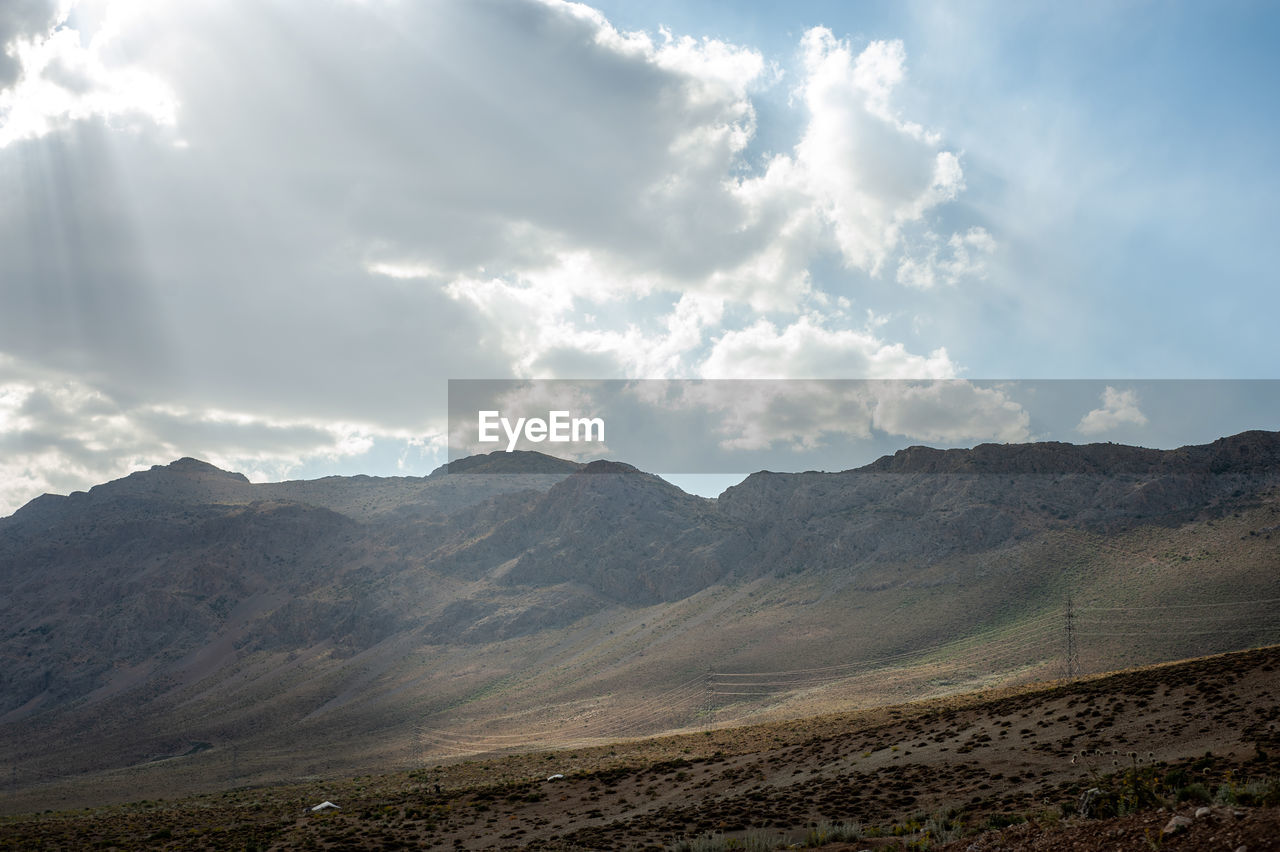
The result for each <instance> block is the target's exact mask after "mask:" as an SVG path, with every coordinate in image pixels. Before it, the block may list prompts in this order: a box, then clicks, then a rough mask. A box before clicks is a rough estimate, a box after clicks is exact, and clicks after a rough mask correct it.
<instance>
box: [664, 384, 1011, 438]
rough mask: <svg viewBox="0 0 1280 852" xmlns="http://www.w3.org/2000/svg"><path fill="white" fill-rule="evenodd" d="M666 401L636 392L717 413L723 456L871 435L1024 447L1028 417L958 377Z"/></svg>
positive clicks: (750, 390)
mask: <svg viewBox="0 0 1280 852" xmlns="http://www.w3.org/2000/svg"><path fill="white" fill-rule="evenodd" d="M677 389H678V393H676V394H675V395H674V396H672V395H671V394H670V393H666V392H663V390H662V389H661V388H641V389H640V392H641V393H642V394H647V395H648V398H647V400H646V401H647V402H649V404H652V405H657V406H659V407H666V408H671V409H701V410H706V411H713V412H715V413H716V414H717V417H716V418H715V420H714V424H715V425H714V426H713V427H712V428H713V430H714V433H715V434H716V436H717V441H718V443H719V446H720V447H721V448H723V449H728V450H752V451H755V450H766V449H771V448H777V447H783V448H787V449H790V450H794V451H807V450H814V449H817V448H820V447H824V446H828V445H831V444H842V443H848V442H850V441H859V440H865V439H868V438H870V437H872V434H873V430H878V431H880V432H884V433H887V434H889V435H892V436H895V437H903V438H907V439H909V440H913V441H931V442H939V441H941V442H945V443H958V442H961V441H1001V442H1011V441H1025V440H1028V438H1029V428H1028V427H1029V424H1030V416H1029V414H1028V413H1027V412H1026V411H1025V410H1024V409H1023V408H1022V406H1021V405H1020V404H1019V403H1017V402H1016V401H1014V400H1012V399H1010V398H1009V397H1008V395H1007V394H1006V393H1005V391H1004V390H1003V389H1001V388H991V387H979V386H977V385H974V384H972V383H971V382H968V381H965V380H963V379H939V380H930V381H914V380H911V381H907V380H866V381H863V380H852V381H851V380H828V379H811V380H754V381H753V380H744V381H707V382H689V383H681V384H680V385H679V386H678V388H677Z"/></svg>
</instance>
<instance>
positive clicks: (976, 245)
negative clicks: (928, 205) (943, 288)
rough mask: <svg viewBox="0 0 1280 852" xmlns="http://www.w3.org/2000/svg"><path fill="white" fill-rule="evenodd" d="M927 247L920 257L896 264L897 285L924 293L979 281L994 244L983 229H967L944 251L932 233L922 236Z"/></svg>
mask: <svg viewBox="0 0 1280 852" xmlns="http://www.w3.org/2000/svg"><path fill="white" fill-rule="evenodd" d="M925 241H926V243H928V244H929V249H928V252H927V253H926V254H924V255H923V256H921V257H912V256H909V255H907V256H904V257H903V258H902V259H901V260H900V261H899V262H898V275H897V278H898V283H899V284H905V285H907V286H908V287H916V288H918V289H921V290H927V289H929V288H930V287H933V286H935V285H937V284H946V285H955V284H957V283H959V282H960V281H962V280H964V279H966V278H973V279H981V278H985V277H986V274H987V258H989V257H990V256H991V255H992V254H994V253H995V250H996V241H995V240H994V239H993V238H992V236H991V234H989V233H987V230H986V229H985V228H977V227H975V228H970V229H969V230H968V231H966V232H965V233H963V234H959V233H956V234H952V235H951V238H950V239H948V240H947V243H946V247H945V249H943V248H941V247H940V246H939V245H938V243H939V242H940V240H939V238H938V236H937V235H936V234H934V233H933V232H929V233H927V234H926V235H925Z"/></svg>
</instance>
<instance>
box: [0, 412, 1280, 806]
mask: <svg viewBox="0 0 1280 852" xmlns="http://www.w3.org/2000/svg"><path fill="white" fill-rule="evenodd" d="M451 470H452V472H450V471H446V470H444V469H442V470H440V471H437V472H436V473H434V474H432V475H431V476H429V477H420V478H412V477H406V478H374V477H328V478H325V479H321V480H315V481H310V482H286V483H272V484H252V483H249V482H248V481H247V480H246V479H245V478H244V477H243V476H241V475H239V474H236V473H230V472H226V471H221V470H218V469H217V468H214V467H212V466H210V465H207V464H204V463H202V462H199V461H196V460H192V459H183V460H180V461H177V462H174V463H173V464H170V465H166V466H159V467H156V468H152V469H151V470H148V471H141V472H138V473H135V474H132V475H131V476H128V477H125V478H124V479H121V480H117V481H115V482H111V483H107V484H104V485H101V486H97V487H95V488H93V489H91V490H90V491H89V492H85V493H76V494H72V495H70V496H66V497H57V496H52V495H46V496H44V497H41V498H39V499H37V500H34V501H32V502H31V503H30V504H28V505H27V506H25V507H23V508H22V509H20V510H19V511H18V512H16V513H15V514H14V515H13V516H11V517H9V518H5V519H0V581H2V582H3V583H4V586H5V589H6V594H5V595H4V596H3V597H2V598H0V625H3V627H0V660H2V661H3V665H2V666H0V759H2V760H3V761H4V765H5V766H7V767H8V768H9V773H10V774H9V782H10V783H9V788H10V792H12V793H15V794H17V793H23V794H24V795H26V794H27V793H30V795H33V796H45V797H46V798H47V800H48V801H50V802H52V803H55V804H56V803H58V802H59V801H61V799H60V798H59V797H60V796H61V795H62V793H61V792H59V791H60V790H61V789H63V787H64V786H65V784H66V783H70V782H71V781H74V779H76V778H93V779H96V781H95V783H96V784H97V787H96V788H95V789H96V790H97V791H98V795H99V796H101V797H103V798H104V799H110V800H120V799H121V798H122V797H125V796H131V795H132V796H136V795H138V794H140V793H143V792H146V793H148V794H152V795H154V794H155V792H154V791H163V790H173V789H184V790H196V789H225V788H229V787H235V786H238V785H241V784H246V783H263V782H266V781H275V780H279V779H282V778H296V777H299V776H306V775H333V774H337V773H355V772H359V771H362V770H364V769H367V768H371V767H379V766H380V767H385V766H387V765H388V764H389V763H390V764H391V765H400V766H410V765H418V764H420V763H422V762H423V761H425V760H428V759H433V758H434V759H448V758H453V757H456V756H462V755H474V754H481V753H501V752H506V751H512V750H522V749H528V748H531V747H540V746H557V747H564V746H569V745H575V744H576V745H590V744H594V743H603V742H612V741H615V740H617V739H619V738H625V737H630V736H639V735H649V734H654V733H660V732H664V731H682V730H700V729H702V728H704V727H712V728H718V727H722V726H725V725H731V724H741V723H749V722H765V721H776V720H781V719H788V718H795V717H797V716H802V715H813V714H815V713H822V712H829V711H834V710H849V709H852V708H860V707H874V706H882V705H886V704H894V703H901V702H904V701H908V700H912V699H917V698H925V697H930V696H935V697H937V696H946V695H951V694H956V693H960V692H963V691H966V690H971V689H976V688H983V687H992V686H999V685H1010V684H1018V683H1028V682H1032V681H1036V680H1044V679H1047V678H1053V677H1057V676H1059V675H1061V674H1063V673H1064V672H1065V671H1067V670H1068V669H1070V670H1071V671H1074V672H1077V673H1078V672H1097V671H1105V670H1108V669H1116V668H1125V667H1130V666H1135V665H1142V664H1145V663H1151V662H1155V661H1160V660H1170V659H1178V658H1182V657H1188V656H1195V655H1202V654H1210V653H1215V652H1221V651H1228V650H1233V649H1239V648H1249V647H1255V646H1259V645H1264V644H1268V643H1273V642H1276V641H1280V616H1278V615H1277V613H1280V608H1277V606H1276V603H1277V602H1280V572H1277V570H1276V566H1277V564H1280V561H1278V559H1277V554H1278V550H1280V535H1277V531H1278V530H1280V434H1278V433H1273V432H1248V433H1243V434H1241V435H1237V436H1233V437H1230V438H1224V439H1221V440H1219V441H1216V442H1214V443H1212V444H1209V445H1204V446H1198V447H1185V448H1182V449H1179V450H1172V451H1157V450H1147V449H1141V448H1134V447H1123V446H1119V445H1112V444H1095V445H1087V446H1079V447H1077V446H1072V445H1066V444H1030V445H1007V446H996V445H983V446H980V447H975V448H973V449H972V450H947V451H939V450H931V449H928V448H920V447H914V448H910V449H908V450H903V451H901V452H899V453H897V454H895V455H894V456H890V457H886V458H884V459H881V460H879V461H877V462H876V463H874V464H872V465H868V466H867V467H865V468H861V469H858V470H853V471H846V472H843V473H831V474H821V473H802V474H780V473H766V472H762V473H757V474H754V475H752V476H751V477H749V478H748V479H747V480H746V481H744V482H743V483H742V484H740V485H738V486H736V487H734V488H731V489H729V490H727V491H726V492H725V493H724V494H722V495H721V496H720V497H719V498H718V499H715V500H708V499H704V498H700V497H695V496H691V495H689V494H686V493H684V492H682V491H680V490H679V489H677V488H675V487H673V486H671V485H670V484H668V483H666V482H664V481H663V480H661V479H659V478H658V477H655V476H652V475H650V474H646V473H643V472H640V471H637V470H635V469H634V468H631V467H629V466H627V465H625V464H621V463H618V462H594V463H591V464H589V465H580V464H576V463H570V462H564V461H561V460H557V459H552V458H550V457H547V456H540V455H538V454H515V455H507V454H501V453H499V454H494V455H491V456H482V457H474V458H472V459H466V460H462V461H460V462H455V463H453V466H452V469H451ZM1068 598H1070V599H1071V600H1072V601H1073V604H1072V606H1073V607H1074V609H1072V611H1071V617H1072V624H1073V629H1074V633H1073V637H1072V645H1071V649H1070V650H1069V649H1068V647H1067V643H1066V639H1065V634H1064V630H1063V628H1064V625H1065V619H1066V615H1067V611H1066V606H1067V600H1068ZM122 771H128V772H130V773H134V774H130V775H129V776H128V779H129V780H128V781H127V782H125V781H124V780H122V779H123V778H124V776H121V775H119V774H118V773H120V772H122ZM17 801H18V798H17V797H16V796H14V797H6V799H4V800H2V801H0V809H10V808H12V807H16V806H17V805H16V804H15V803H16V802H17Z"/></svg>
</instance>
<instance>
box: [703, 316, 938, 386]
mask: <svg viewBox="0 0 1280 852" xmlns="http://www.w3.org/2000/svg"><path fill="white" fill-rule="evenodd" d="M955 372H956V365H955V364H954V363H952V361H951V359H950V357H949V356H948V355H947V351H946V349H941V348H940V349H936V350H934V351H933V352H932V353H930V354H929V355H927V356H924V355H915V354H912V353H910V352H908V351H907V350H906V347H904V346H903V345H902V344H901V343H888V342H886V341H884V340H882V339H880V338H878V337H877V336H876V335H875V334H873V333H872V332H870V331H861V330H855V329H848V328H840V329H828V328H825V327H824V326H823V325H822V324H821V321H820V320H819V319H817V318H816V317H812V316H802V317H800V318H799V319H798V320H796V321H795V322H794V323H792V324H791V325H788V326H787V327H786V328H784V329H782V330H781V331H779V330H778V328H777V327H776V326H775V325H774V324H773V323H771V322H769V321H768V320H759V321H757V322H756V323H754V324H753V325H751V326H749V327H747V328H744V329H741V330H735V331H728V332H725V333H724V334H723V335H722V336H721V337H720V339H719V340H717V341H716V342H715V343H714V345H713V346H712V349H711V353H710V355H709V356H708V357H707V359H706V360H705V361H704V362H703V363H702V365H701V367H700V369H699V374H700V375H701V376H702V377H703V378H708V379H732V378H741V379H785V378H842V379H868V378H870V379H888V378H948V377H951V376H953V375H955Z"/></svg>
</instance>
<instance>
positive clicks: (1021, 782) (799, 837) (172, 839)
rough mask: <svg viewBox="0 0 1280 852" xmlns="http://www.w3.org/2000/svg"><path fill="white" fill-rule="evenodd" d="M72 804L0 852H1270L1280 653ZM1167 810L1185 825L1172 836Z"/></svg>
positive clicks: (0, 830) (9, 838)
mask: <svg viewBox="0 0 1280 852" xmlns="http://www.w3.org/2000/svg"><path fill="white" fill-rule="evenodd" d="M551 776H562V777H558V778H555V779H554V780H548V779H549V778H551ZM1091 789H1096V790H1097V791H1099V792H1097V793H1094V794H1092V796H1089V795H1088V794H1087V792H1086V791H1089V790H1091ZM45 792H46V795H47V794H48V791H45ZM62 795H64V796H65V797H66V798H67V801H69V802H75V805H76V807H75V808H74V809H70V808H69V809H65V810H57V811H53V810H48V811H45V812H43V813H36V814H26V815H11V816H8V817H5V818H4V819H3V822H0V848H2V849H13V850H19V849H41V848H43V849H91V848H93V849H173V850H177V849H204V848H218V849H237V850H241V849H272V850H292V849H405V848H438V849H563V850H569V849H602V850H605V849H678V848H686V849H734V848H744V849H750V848H758V849H765V848H783V847H785V846H786V845H808V846H823V847H824V848H829V849H841V850H856V849H879V848H904V849H948V850H960V849H972V850H989V849H1045V850H1058V849H1135V850H1141V849H1196V850H1201V849H1204V850H1209V849H1225V850H1236V849H1238V848H1239V847H1241V846H1245V847H1247V848H1248V850H1250V852H1258V850H1265V849H1277V848H1280V647H1269V648H1263V649H1258V650H1253V651H1245V652H1238V653H1233V654H1226V655H1219V656H1213V657H1206V658H1201V659H1196V660H1191V661H1185V662H1181V663H1176V664H1168V665H1161V666H1153V667H1145V668H1141V669H1136V670H1132V671H1126V672H1119V673H1114V674H1110V675H1104V676H1093V677H1088V678H1082V679H1078V680H1075V681H1071V682H1056V683H1050V684H1043V685H1038V686H1030V687H1021V688H1017V689H1010V690H1005V691H1003V692H987V693H974V694H968V695H961V696H954V697H950V698H947V699H941V700H935V701H928V702H918V703H912V704H906V705H900V706H896V707H888V708H882V709H878V710H872V711H864V712H861V713H857V714H845V715H828V716H820V717H811V718H805V719H798V720H793V721H789V722H784V723H773V724H768V725H760V726H752V727H739V728H723V729H717V730H708V731H703V732H698V733H692V734H685V735H681V736H674V737H662V738H655V739H644V740H634V741H625V742H620V743H617V744H616V745H612V746H602V747H595V748H590V749H581V750H563V751H548V752H537V753H522V754H508V755H502V756H489V757H485V756H477V757H475V758H473V759H469V760H461V761H458V762H453V763H448V764H432V765H430V766H424V767H423V768H421V769H418V770H414V771H409V772H401V773H394V774H388V775H381V776H361V777H357V778H350V779H343V780H335V779H321V778H316V779H313V780H309V781H305V782H303V783H293V784H290V785H287V786H268V787H255V788H241V789H236V790H232V791H227V792H222V793H207V794H201V795H193V796H187V797H183V798H177V799H172V800H151V801H140V802H132V803H128V804H123V805H109V806H99V807H83V805H82V803H83V802H84V801H86V799H88V798H89V797H91V795H92V790H91V788H90V787H88V786H85V787H80V788H77V787H76V786H75V785H69V786H67V787H66V788H65V789H64V790H63V793H62ZM1082 796H1084V797H1085V799H1090V798H1091V799H1092V802H1090V803H1089V805H1088V806H1087V808H1086V809H1087V810H1090V811H1092V813H1091V814H1089V818H1086V817H1085V816H1083V815H1081V814H1080V812H1079V811H1080V808H1081V803H1082V801H1083V800H1082ZM322 801H332V802H334V803H336V804H338V805H339V809H337V810H329V811H326V812H320V813H313V812H311V811H310V809H309V808H310V807H311V806H312V805H315V804H317V803H319V802H322ZM13 804H14V803H13V802H10V805H11V806H12V805H13ZM1205 808H1207V809H1208V810H1203V809H1205ZM1197 811H1200V813H1201V816H1200V817H1199V818H1196V817H1195V814H1196V812H1197ZM1175 814H1180V815H1184V816H1187V817H1188V818H1189V819H1190V821H1191V824H1190V826H1189V827H1186V828H1183V829H1181V830H1179V831H1178V832H1177V833H1169V834H1165V833H1163V829H1164V828H1165V827H1166V825H1167V824H1168V823H1169V821H1170V819H1171V818H1172V817H1173V816H1174V815H1175ZM838 837H843V838H847V840H845V841H843V842H836V843H826V844H824V843H823V841H824V840H827V839H831V838H838Z"/></svg>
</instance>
